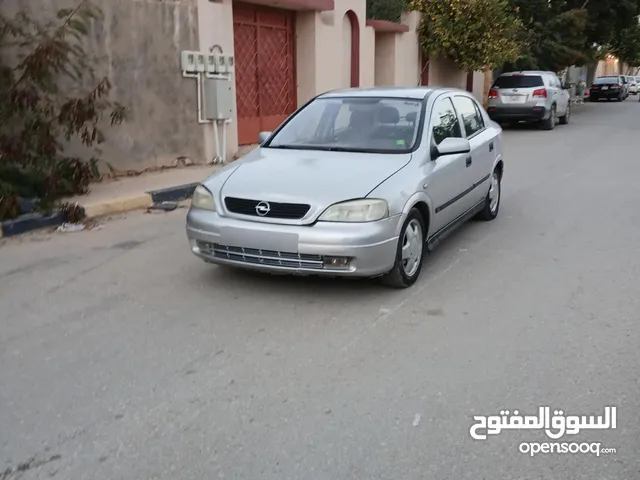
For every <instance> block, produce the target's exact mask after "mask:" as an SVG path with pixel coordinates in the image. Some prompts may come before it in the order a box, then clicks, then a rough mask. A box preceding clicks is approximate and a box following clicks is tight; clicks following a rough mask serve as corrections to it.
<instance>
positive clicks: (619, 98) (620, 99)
mask: <svg viewBox="0 0 640 480" xmlns="http://www.w3.org/2000/svg"><path fill="white" fill-rule="evenodd" d="M622 100H626V99H623V98H622V96H620V97H618V98H617V99H616V101H618V102H621V101H622Z"/></svg>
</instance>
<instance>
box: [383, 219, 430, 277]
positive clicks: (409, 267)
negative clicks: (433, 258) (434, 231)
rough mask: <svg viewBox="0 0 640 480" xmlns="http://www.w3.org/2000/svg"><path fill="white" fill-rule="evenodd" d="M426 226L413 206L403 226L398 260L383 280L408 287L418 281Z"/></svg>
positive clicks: (397, 254)
mask: <svg viewBox="0 0 640 480" xmlns="http://www.w3.org/2000/svg"><path fill="white" fill-rule="evenodd" d="M425 236H426V228H425V224H424V220H423V219H422V215H421V214H420V212H419V211H418V210H417V209H415V208H413V209H412V210H411V211H410V212H409V215H408V216H407V219H406V220H405V222H404V225H403V226H402V231H401V232H400V238H399V239H398V248H397V250H396V261H395V263H394V265H393V268H392V269H391V270H390V271H389V272H388V273H386V274H385V275H383V276H382V278H381V281H382V283H384V284H385V285H387V286H389V287H393V288H407V287H410V286H411V285H413V284H414V283H416V280H418V277H419V276H420V271H421V270H422V260H423V258H424V251H425Z"/></svg>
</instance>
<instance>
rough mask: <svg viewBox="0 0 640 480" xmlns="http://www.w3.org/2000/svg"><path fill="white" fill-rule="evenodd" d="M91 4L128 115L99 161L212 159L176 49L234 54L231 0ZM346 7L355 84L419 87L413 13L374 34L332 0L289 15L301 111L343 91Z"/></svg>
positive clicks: (360, 7)
mask: <svg viewBox="0 0 640 480" xmlns="http://www.w3.org/2000/svg"><path fill="white" fill-rule="evenodd" d="M77 1H78V0H51V1H49V2H43V3H42V5H41V0H5V3H4V4H3V6H4V5H6V4H7V3H8V4H9V6H13V7H14V8H15V6H17V5H19V4H20V5H21V4H24V3H25V2H26V3H27V4H30V5H31V6H33V7H34V8H36V7H37V9H38V10H37V11H38V15H39V16H40V17H41V18H48V17H53V15H54V12H55V10H56V9H57V8H60V7H69V6H75V5H76V4H77ZM94 1H95V2H96V3H97V4H98V5H99V6H100V7H101V8H102V9H103V11H104V14H105V17H104V22H102V23H100V22H96V24H95V25H94V26H93V28H92V30H91V32H90V40H89V48H90V50H91V52H92V54H94V55H96V57H97V58H98V60H99V65H100V69H99V70H100V71H99V73H100V74H101V75H105V74H108V75H109V76H110V78H111V80H112V83H113V95H112V98H113V99H114V100H117V101H119V102H121V103H123V104H125V105H126V106H127V107H129V109H130V111H131V119H130V121H129V122H128V123H126V124H125V125H123V126H119V127H115V128H108V129H107V130H106V133H107V142H106V143H105V144H104V146H103V147H102V156H103V158H104V159H105V160H106V161H108V162H109V163H111V164H112V165H113V166H114V167H115V168H117V169H134V170H141V169H144V168H145V167H150V166H159V165H167V164H171V163H173V162H174V161H175V159H176V158H177V157H190V158H191V159H193V160H194V161H195V162H196V163H204V162H206V161H210V160H211V159H213V158H214V157H215V155H216V148H215V142H214V130H213V128H214V127H213V126H212V125H211V124H205V125H201V124H199V123H198V121H197V102H196V82H195V79H186V78H183V77H182V73H181V70H180V52H181V51H183V50H200V51H203V52H208V51H210V50H211V49H212V48H217V47H219V48H221V49H222V50H223V52H224V53H225V54H226V55H233V54H234V33H233V0H219V1H215V2H212V1H210V0H94ZM274 1H275V0H274ZM262 3H269V1H268V0H264V1H262ZM5 10H6V7H5ZM348 11H352V12H353V13H354V14H355V17H356V18H357V23H358V27H359V32H360V34H359V42H360V62H359V77H360V78H359V83H360V86H361V87H370V86H374V85H403V86H414V85H417V84H418V83H419V77H420V72H421V70H422V64H421V53H420V50H419V45H418V35H417V29H418V26H419V22H420V16H419V14H418V13H416V12H411V13H408V14H405V15H403V18H402V23H403V24H404V25H406V26H407V27H408V31H405V32H380V31H375V30H374V29H373V28H372V27H371V26H367V25H366V21H367V19H366V1H365V0H335V9H334V10H333V11H325V12H315V11H298V12H297V13H296V57H297V58H296V68H297V72H296V75H297V101H298V105H302V104H303V103H305V102H306V101H308V100H309V99H310V98H312V97H313V96H315V95H317V94H319V93H322V92H325V91H328V90H333V89H337V88H348V87H349V86H350V83H351V82H350V79H351V72H350V69H351V62H350V60H351V52H350V50H351V29H352V25H351V23H350V22H349V19H348V18H347V16H346V14H347V12H348ZM429 84H430V85H442V86H451V87H458V88H462V89H465V88H466V72H462V71H460V70H459V69H458V68H457V66H456V65H455V64H454V63H453V62H451V61H449V60H447V59H445V58H435V59H432V60H431V62H430V64H429ZM232 85H233V86H232V88H233V92H232V96H233V103H234V104H233V107H234V108H233V115H232V119H231V123H230V124H229V125H227V132H226V137H225V138H226V156H227V159H231V158H232V157H233V155H234V154H236V152H237V151H238V134H237V116H236V115H237V113H236V112H237V109H236V108H235V107H236V105H235V98H236V96H235V78H234V77H232ZM482 91H483V75H482V73H476V74H475V75H474V93H475V94H476V96H477V97H478V98H479V99H481V98H482ZM220 133H221V132H220ZM221 143H222V142H221ZM76 150H77V151H78V152H79V153H81V154H82V153H83V150H82V148H79V147H77V146H76ZM84 153H86V152H84Z"/></svg>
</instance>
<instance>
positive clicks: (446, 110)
mask: <svg viewBox="0 0 640 480" xmlns="http://www.w3.org/2000/svg"><path fill="white" fill-rule="evenodd" d="M431 132H432V134H433V141H434V142H435V143H436V145H440V143H441V142H442V141H443V140H444V139H445V138H450V137H453V138H462V132H461V131H460V122H458V116H457V115H456V111H455V110H454V109H453V104H452V103H451V100H450V99H448V98H443V99H442V100H438V101H437V102H436V104H435V106H434V107H433V114H432V115H431Z"/></svg>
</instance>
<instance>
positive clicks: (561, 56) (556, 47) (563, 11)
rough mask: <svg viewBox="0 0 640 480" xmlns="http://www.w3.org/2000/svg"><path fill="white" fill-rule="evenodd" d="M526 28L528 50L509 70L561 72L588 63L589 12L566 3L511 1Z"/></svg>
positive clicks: (536, 0)
mask: <svg viewBox="0 0 640 480" xmlns="http://www.w3.org/2000/svg"><path fill="white" fill-rule="evenodd" d="M511 4H512V5H513V7H514V8H515V9H516V10H517V12H518V16H519V18H520V19H521V21H522V23H523V26H524V28H525V32H526V33H525V35H526V37H527V40H528V41H527V47H526V48H525V49H523V51H522V55H521V57H520V58H519V59H518V60H517V61H515V62H510V63H509V64H507V65H506V68H507V69H514V70H525V69H540V70H551V71H560V70H562V69H564V68H565V67H567V66H570V65H580V64H584V63H586V62H588V61H589V55H588V53H587V51H586V50H585V44H586V34H585V30H586V26H587V20H588V12H587V10H586V9H585V8H568V6H567V3H566V2H549V1H548V0H511Z"/></svg>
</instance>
